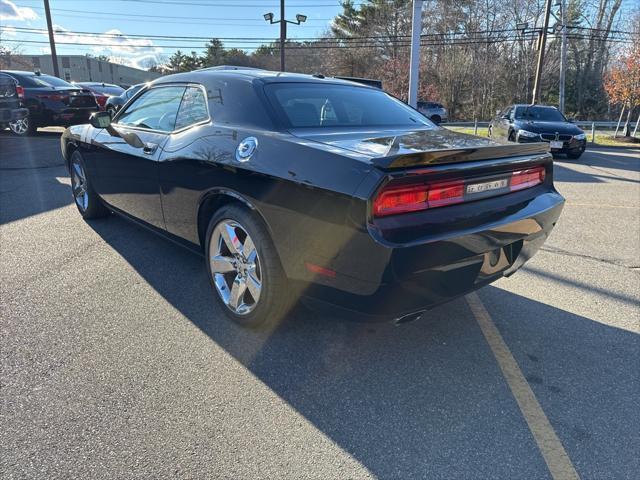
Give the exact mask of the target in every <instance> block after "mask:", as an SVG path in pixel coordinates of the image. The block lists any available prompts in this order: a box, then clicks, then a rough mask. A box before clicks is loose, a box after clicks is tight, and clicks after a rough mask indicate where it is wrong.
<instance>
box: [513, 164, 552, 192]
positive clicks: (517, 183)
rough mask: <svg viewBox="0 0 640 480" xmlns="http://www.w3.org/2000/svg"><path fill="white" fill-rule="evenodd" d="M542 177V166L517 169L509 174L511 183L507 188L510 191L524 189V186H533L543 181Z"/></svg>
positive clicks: (543, 171) (543, 173)
mask: <svg viewBox="0 0 640 480" xmlns="http://www.w3.org/2000/svg"><path fill="white" fill-rule="evenodd" d="M544 177H545V170H544V167H536V168H529V169H527V170H519V171H517V172H513V173H512V174H511V184H510V187H509V188H510V190H511V191H512V192H515V191H518V190H524V189H525V188H530V187H535V186H536V185H539V184H541V183H542V182H544Z"/></svg>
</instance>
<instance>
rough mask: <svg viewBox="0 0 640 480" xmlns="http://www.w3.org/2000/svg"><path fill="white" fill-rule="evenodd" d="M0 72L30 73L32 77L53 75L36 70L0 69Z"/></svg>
mask: <svg viewBox="0 0 640 480" xmlns="http://www.w3.org/2000/svg"><path fill="white" fill-rule="evenodd" d="M2 73H8V74H10V75H11V74H14V75H30V76H32V77H35V76H38V77H40V76H48V77H52V76H53V75H49V74H48V73H36V72H30V71H28V70H2Z"/></svg>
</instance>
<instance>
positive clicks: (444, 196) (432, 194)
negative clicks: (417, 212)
mask: <svg viewBox="0 0 640 480" xmlns="http://www.w3.org/2000/svg"><path fill="white" fill-rule="evenodd" d="M428 188H429V199H428V202H429V208H434V207H444V206H445V205H453V204H454V203H460V202H463V201H464V182H463V181H462V180H457V181H454V182H439V183H431V184H429V185H428Z"/></svg>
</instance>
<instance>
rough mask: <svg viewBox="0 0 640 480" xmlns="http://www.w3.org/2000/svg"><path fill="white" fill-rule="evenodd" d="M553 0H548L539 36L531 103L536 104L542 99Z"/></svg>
mask: <svg viewBox="0 0 640 480" xmlns="http://www.w3.org/2000/svg"><path fill="white" fill-rule="evenodd" d="M552 1H553V0H547V3H546V6H545V8H544V22H543V26H542V31H541V32H540V37H538V40H539V41H538V49H539V50H538V65H537V66H536V79H535V82H534V84H533V95H532V98H531V105H535V104H536V102H538V101H539V100H540V79H541V76H542V64H543V63H544V49H545V47H546V45H547V33H548V30H549V15H550V14H551V2H552Z"/></svg>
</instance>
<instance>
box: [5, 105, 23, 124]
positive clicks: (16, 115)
mask: <svg viewBox="0 0 640 480" xmlns="http://www.w3.org/2000/svg"><path fill="white" fill-rule="evenodd" d="M27 115H29V110H27V109H26V108H10V109H9V108H7V109H5V108H3V109H0V122H3V123H8V122H15V121H16V120H21V119H23V118H25V117H26V116H27Z"/></svg>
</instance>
